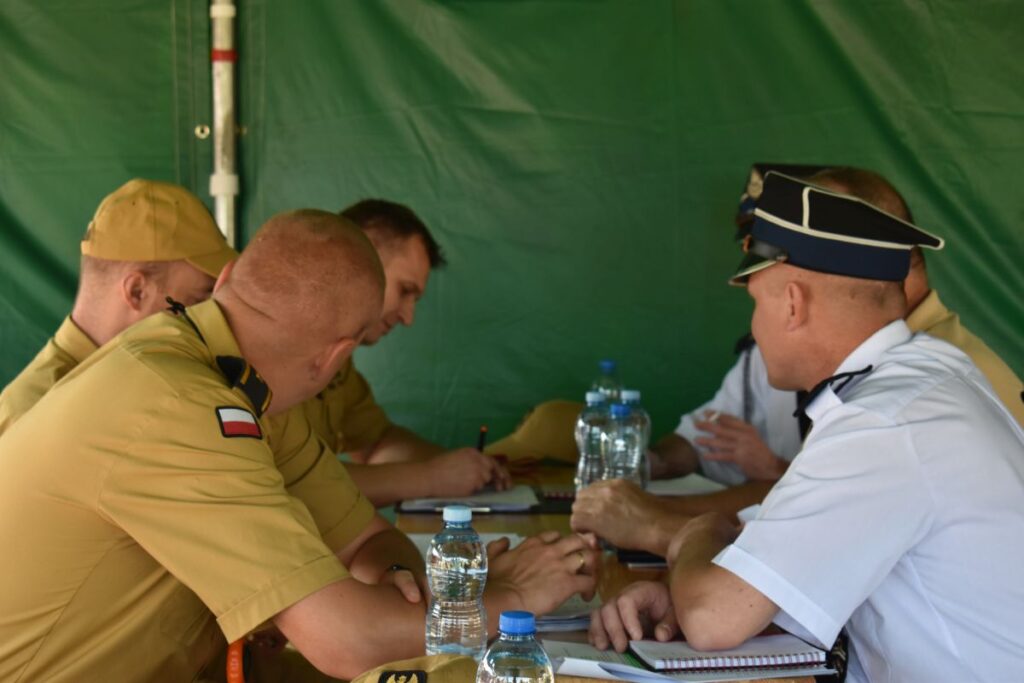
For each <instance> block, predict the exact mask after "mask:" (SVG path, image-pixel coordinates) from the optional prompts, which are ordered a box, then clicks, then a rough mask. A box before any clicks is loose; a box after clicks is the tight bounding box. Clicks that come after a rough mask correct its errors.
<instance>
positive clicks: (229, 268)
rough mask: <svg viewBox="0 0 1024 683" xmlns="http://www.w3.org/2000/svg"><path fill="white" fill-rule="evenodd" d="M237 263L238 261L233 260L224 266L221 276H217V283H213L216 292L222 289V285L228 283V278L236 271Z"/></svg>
mask: <svg viewBox="0 0 1024 683" xmlns="http://www.w3.org/2000/svg"><path fill="white" fill-rule="evenodd" d="M237 262H238V259H232V260H230V261H228V262H227V263H226V264H224V267H223V268H221V269H220V275H218V276H217V281H216V282H215V283H213V291H215V292H216V291H217V290H218V289H220V286H221V285H223V284H224V283H225V282H227V279H228V276H229V275H230V274H231V271H232V270H234V268H235V263H237Z"/></svg>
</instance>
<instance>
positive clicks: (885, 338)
mask: <svg viewBox="0 0 1024 683" xmlns="http://www.w3.org/2000/svg"><path fill="white" fill-rule="evenodd" d="M911 336H912V335H911V332H910V328H909V327H907V323H906V322H904V321H903V320H894V321H892V322H891V323H889V324H888V325H886V326H885V327H883V328H881V329H880V330H878V331H877V332H875V333H874V334H873V335H871V336H870V337H868V338H867V339H865V340H864V341H863V342H861V344H860V346H858V347H857V348H855V349H854V350H853V351H852V352H851V353H850V355H849V356H847V357H846V359H845V360H844V361H843V362H842V363H840V364H839V367H838V368H836V371H835V372H834V373H832V374H834V375H838V374H840V373H843V372H855V371H857V370H862V369H864V368H866V367H867V366H869V365H875V366H877V365H878V359H879V358H881V357H882V354H884V353H885V352H886V351H888V350H889V349H891V348H893V347H894V346H898V345H899V344H903V343H905V342H907V341H909V340H910V337H911ZM864 377H867V374H864V375H858V376H856V377H854V378H852V379H851V380H850V381H848V382H846V383H845V384H843V385H842V388H841V389H840V392H841V393H846V392H847V391H849V389H850V387H853V386H856V385H857V384H859V383H860V382H861V380H863V378H864ZM842 402H843V401H842V399H841V398H840V397H839V396H838V395H837V394H836V392H835V390H834V389H833V388H832V387H831V386H828V387H825V389H824V390H823V391H822V392H821V393H820V394H818V396H817V397H816V398H815V399H814V400H813V401H811V403H810V405H808V406H807V417H809V418H811V420H813V421H815V422H817V421H818V419H819V418H820V417H821V416H822V415H824V414H825V413H826V412H828V410H829V409H831V408H834V407H835V406H838V405H840V404H842Z"/></svg>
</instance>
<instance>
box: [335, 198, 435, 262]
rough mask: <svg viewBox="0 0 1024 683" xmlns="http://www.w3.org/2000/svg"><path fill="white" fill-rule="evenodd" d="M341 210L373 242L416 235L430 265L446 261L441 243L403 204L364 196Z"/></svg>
mask: <svg viewBox="0 0 1024 683" xmlns="http://www.w3.org/2000/svg"><path fill="white" fill-rule="evenodd" d="M340 213H341V215H342V216H343V217H345V218H347V219H349V220H350V221H352V222H353V223H355V224H356V225H358V226H359V227H360V228H361V229H362V230H363V232H365V233H367V235H368V236H370V238H371V240H373V241H374V243H380V244H387V243H388V242H390V241H391V240H395V239H403V240H404V239H408V238H409V237H419V238H420V239H421V240H423V245H424V246H425V247H426V248H427V258H428V259H429V260H430V267H431V268H440V267H441V266H443V265H445V263H446V261H445V258H444V255H443V254H442V253H441V246H440V245H439V244H438V243H437V240H435V239H434V236H433V235H431V234H430V230H428V229H427V226H426V224H425V223H424V222H423V221H422V220H420V217H419V216H417V215H416V213H415V212H414V211H413V210H412V209H410V208H409V207H408V206H405V205H404V204H398V203H397V202H389V201H387V200H386V199H363V200H360V201H358V202H356V203H355V204H353V205H352V206H350V207H348V208H346V209H342V210H341V212H340ZM375 238H376V239H375Z"/></svg>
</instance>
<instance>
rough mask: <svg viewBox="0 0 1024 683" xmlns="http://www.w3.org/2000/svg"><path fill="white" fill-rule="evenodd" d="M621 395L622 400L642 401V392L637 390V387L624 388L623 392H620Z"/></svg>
mask: <svg viewBox="0 0 1024 683" xmlns="http://www.w3.org/2000/svg"><path fill="white" fill-rule="evenodd" d="M619 396H621V397H622V401H623V402H624V403H625V402H628V401H636V402H637V403H639V402H640V392H639V391H637V390H636V389H623V390H622V391H621V392H619Z"/></svg>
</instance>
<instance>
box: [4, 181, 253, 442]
mask: <svg viewBox="0 0 1024 683" xmlns="http://www.w3.org/2000/svg"><path fill="white" fill-rule="evenodd" d="M237 256H238V254H237V253H236V252H235V250H234V249H232V248H231V247H229V246H228V244H227V242H226V241H225V240H224V237H223V235H221V233H220V230H218V229H217V225H216V223H214V222H213V217H212V216H210V212H209V211H207V209H206V207H205V206H204V205H203V203H202V202H201V201H199V198H198V197H196V196H195V195H193V194H192V193H191V192H189V191H188V190H186V189H185V188H183V187H181V186H179V185H172V184H171V183H164V182H160V181H155V180H143V179H141V178H136V179H134V180H129V181H128V182H127V183H125V184H124V185H122V186H121V187H120V188H118V189H117V190H116V191H115V192H113V193H111V194H109V195H107V197H106V198H104V200H103V201H102V202H101V203H100V205H99V208H98V209H97V210H96V214H95V216H93V219H92V221H91V222H90V223H89V228H88V231H87V232H86V234H85V237H84V238H83V239H82V260H81V278H80V281H79V285H78V295H77V296H76V297H75V305H74V307H73V308H72V310H71V314H70V315H68V317H67V318H65V319H64V322H63V323H61V325H60V327H59V328H58V329H57V332H56V333H55V334H54V336H53V338H52V339H50V340H49V341H48V342H47V343H46V346H44V347H43V349H42V350H41V351H40V352H39V354H38V355H37V356H36V357H35V359H33V360H32V362H31V363H29V364H28V366H26V367H25V369H24V370H22V371H21V373H20V374H19V375H18V376H17V377H16V378H15V379H14V380H12V381H11V383H10V384H8V385H7V387H6V388H5V389H4V390H3V393H0V434H3V433H4V432H5V431H6V430H7V429H8V428H9V427H10V426H11V425H12V424H13V423H14V421H15V420H17V419H18V418H19V417H21V415H22V414H23V413H24V412H25V411H27V410H28V409H29V408H31V407H32V406H33V405H35V403H36V401H38V400H39V399H40V397H42V395H43V394H45V393H46V392H47V391H49V390H50V387H52V386H53V385H54V384H55V383H56V382H57V381H58V380H60V378H62V377H63V376H64V375H66V374H67V373H68V372H70V371H71V369H72V368H73V367H75V366H76V365H78V364H79V363H81V362H82V361H83V360H85V358H86V357H87V356H88V355H89V354H91V353H92V352H93V351H95V350H96V349H97V348H99V347H100V346H102V345H103V344H106V343H107V342H108V341H109V340H110V339H112V338H113V337H114V336H115V335H117V334H118V333H120V332H121V330H123V329H124V328H126V327H128V326H129V325H131V324H133V323H135V322H138V321H139V320H142V319H143V318H145V317H146V316H149V315H152V314H153V313H155V312H157V311H159V310H163V309H164V308H166V307H167V303H166V301H165V299H166V297H167V296H172V297H174V298H175V299H176V300H178V301H181V302H182V303H184V304H185V305H187V306H188V305H192V304H194V303H197V302H199V301H203V300H204V299H206V298H208V297H209V296H210V292H211V291H212V290H213V283H214V281H215V280H216V278H217V275H218V274H220V271H221V268H223V267H224V264H226V263H227V262H228V261H230V260H232V259H234V258H236V257H237Z"/></svg>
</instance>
